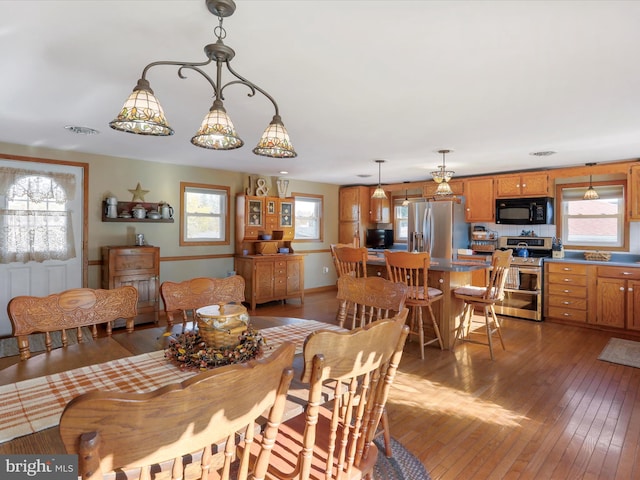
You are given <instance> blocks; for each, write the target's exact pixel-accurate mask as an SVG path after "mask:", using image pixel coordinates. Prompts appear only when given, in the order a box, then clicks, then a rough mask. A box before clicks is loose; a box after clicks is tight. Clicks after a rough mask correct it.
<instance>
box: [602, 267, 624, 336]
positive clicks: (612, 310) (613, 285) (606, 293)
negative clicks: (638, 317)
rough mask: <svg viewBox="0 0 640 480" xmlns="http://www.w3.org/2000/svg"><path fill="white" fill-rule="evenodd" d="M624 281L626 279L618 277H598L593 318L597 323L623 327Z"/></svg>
mask: <svg viewBox="0 0 640 480" xmlns="http://www.w3.org/2000/svg"><path fill="white" fill-rule="evenodd" d="M626 283H627V281H626V280H622V279H619V278H607V277H598V283H597V293H596V298H597V301H598V308H597V314H596V319H595V323H596V324H597V325H604V326H608V327H621V328H624V324H625V321H624V319H625V314H626V308H625V304H626V303H625V298H626V293H627V288H626Z"/></svg>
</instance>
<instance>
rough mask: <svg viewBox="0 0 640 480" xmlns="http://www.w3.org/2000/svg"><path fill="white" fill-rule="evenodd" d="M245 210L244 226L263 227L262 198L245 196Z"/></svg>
mask: <svg viewBox="0 0 640 480" xmlns="http://www.w3.org/2000/svg"><path fill="white" fill-rule="evenodd" d="M246 206H247V207H246V208H247V211H246V212H245V218H246V225H245V226H246V227H264V200H263V199H262V198H259V197H247V203H246Z"/></svg>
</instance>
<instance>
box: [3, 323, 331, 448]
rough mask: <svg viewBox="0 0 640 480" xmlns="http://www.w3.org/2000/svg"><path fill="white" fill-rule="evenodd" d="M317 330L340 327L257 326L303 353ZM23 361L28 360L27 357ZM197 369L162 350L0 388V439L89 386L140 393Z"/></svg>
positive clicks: (52, 419)
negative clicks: (178, 362) (183, 366)
mask: <svg viewBox="0 0 640 480" xmlns="http://www.w3.org/2000/svg"><path fill="white" fill-rule="evenodd" d="M318 329H330V330H343V329H341V328H340V327H338V326H336V325H329V324H326V323H322V322H318V321H315V320H304V321H301V322H300V323H296V324H291V325H283V326H279V327H272V328H266V329H263V330H261V333H262V335H263V336H264V338H265V340H266V345H265V354H266V355H269V353H270V352H272V351H274V350H275V349H277V348H278V346H280V345H281V344H282V342H285V341H291V342H293V343H294V344H295V345H296V354H298V353H301V352H302V347H303V344H304V339H305V338H306V337H307V335H309V333H311V332H313V331H315V330H318ZM26 361H28V360H26ZM197 373H199V372H198V371H196V370H184V369H180V368H179V367H178V366H177V365H175V364H173V363H171V362H169V361H168V360H166V359H165V358H164V351H162V350H160V351H157V352H152V353H144V354H142V355H136V356H133V357H127V358H121V359H118V360H112V361H110V362H106V363H101V364H97V365H91V366H88V367H82V368H77V369H74V370H68V371H66V372H62V373H56V374H53V375H46V376H44V377H39V378H34V379H30V380H24V381H22V382H18V383H13V384H9V385H3V386H1V387H0V443H2V442H7V441H9V440H11V439H14V438H17V437H20V436H23V435H28V434H31V433H35V432H38V431H40V430H44V429H46V428H50V427H54V426H56V425H58V423H59V421H60V416H61V415H62V411H63V410H64V407H65V406H66V404H67V403H68V402H69V401H70V400H71V399H72V398H74V397H76V396H78V395H80V394H82V393H86V392H88V391H91V390H97V389H99V390H111V391H121V392H132V393H142V392H148V391H152V390H155V389H157V388H160V387H162V386H164V385H168V384H171V383H178V382H181V381H183V380H185V379H187V378H189V377H192V376H194V375H196V374H197Z"/></svg>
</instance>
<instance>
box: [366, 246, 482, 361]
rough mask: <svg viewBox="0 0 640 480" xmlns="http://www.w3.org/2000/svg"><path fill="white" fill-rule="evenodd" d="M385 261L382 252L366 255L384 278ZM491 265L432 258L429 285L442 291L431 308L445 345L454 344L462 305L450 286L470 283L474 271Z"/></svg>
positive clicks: (368, 265) (446, 347)
mask: <svg viewBox="0 0 640 480" xmlns="http://www.w3.org/2000/svg"><path fill="white" fill-rule="evenodd" d="M385 265H386V264H385V260H384V253H382V252H380V253H378V254H376V255H369V257H368V259H367V267H370V268H372V269H375V270H376V271H377V272H378V273H380V275H379V276H382V277H384V278H386V272H385V271H384V269H385ZM490 266H491V264H490V263H487V262H478V261H473V260H451V259H446V258H432V259H431V266H430V267H429V276H428V282H429V286H430V287H434V288H437V289H438V290H442V293H443V294H444V295H443V298H442V300H440V301H438V302H436V303H434V304H433V312H434V315H435V316H436V319H437V320H438V324H439V326H440V335H441V336H442V343H443V345H444V348H445V349H447V350H450V349H451V347H452V346H453V340H454V330H455V328H456V327H457V326H458V324H459V322H460V318H461V316H462V310H463V307H464V305H463V302H462V301H461V300H458V299H457V298H456V297H455V295H454V294H453V290H455V289H456V288H457V287H460V286H462V285H471V284H472V277H473V272H474V271H477V270H486V269H488V268H489V267H490ZM368 270H369V269H368ZM383 272H384V274H382V273H383Z"/></svg>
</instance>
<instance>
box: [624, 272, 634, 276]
mask: <svg viewBox="0 0 640 480" xmlns="http://www.w3.org/2000/svg"><path fill="white" fill-rule="evenodd" d="M632 274H633V273H632V272H622V275H632Z"/></svg>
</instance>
